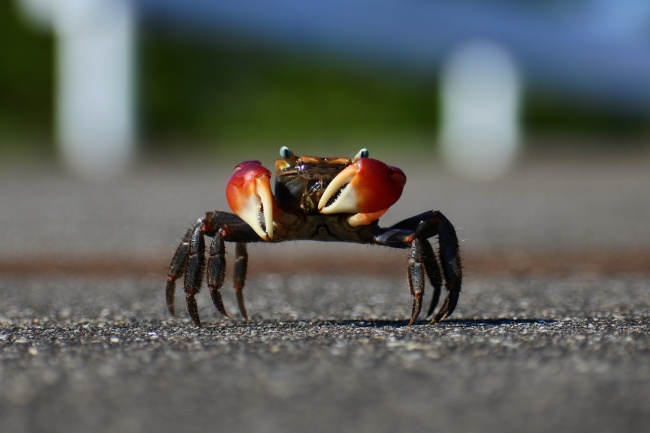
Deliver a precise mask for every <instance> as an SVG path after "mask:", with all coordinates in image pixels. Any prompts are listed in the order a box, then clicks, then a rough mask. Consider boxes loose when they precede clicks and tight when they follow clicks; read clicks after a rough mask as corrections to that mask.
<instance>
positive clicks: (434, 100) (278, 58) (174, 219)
mask: <svg viewBox="0 0 650 433" xmlns="http://www.w3.org/2000/svg"><path fill="white" fill-rule="evenodd" d="M0 44H1V46H2V59H1V60H0V161H1V162H0V164H1V165H2V167H4V169H3V174H2V176H3V182H2V185H3V187H2V188H3V189H4V191H3V194H2V201H3V205H2V210H1V211H0V212H1V213H2V218H3V219H4V222H5V223H6V227H13V229H11V230H3V232H4V234H3V237H4V239H3V244H4V245H5V247H4V251H3V252H2V254H3V255H4V256H5V257H9V256H15V255H16V254H18V255H21V254H23V255H25V256H26V255H30V254H36V253H40V254H45V255H47V254H48V251H49V250H48V245H49V248H50V249H51V250H54V251H60V248H62V245H64V244H65V245H71V246H70V247H69V250H70V251H71V254H73V253H75V252H76V254H77V255H83V254H84V252H86V251H88V250H93V251H99V252H102V251H103V250H102V248H105V249H106V250H107V251H111V252H113V253H114V252H116V251H117V252H119V253H122V254H124V255H129V254H130V252H132V251H134V250H138V249H140V250H143V251H145V252H147V253H149V252H151V251H155V252H158V253H159V251H163V250H169V248H173V243H174V242H176V240H177V238H178V236H180V234H181V233H182V231H183V230H184V228H185V227H186V226H187V225H188V224H189V222H191V221H192V220H193V219H195V218H196V217H198V216H200V215H201V214H202V212H203V211H205V210H208V209H214V208H226V205H225V200H224V199H223V192H222V191H223V185H224V184H225V182H226V180H227V178H228V177H229V175H230V170H231V169H232V167H233V166H234V165H235V164H236V163H238V162H239V161H240V160H242V159H260V160H262V161H263V162H264V163H265V164H266V165H267V166H269V167H272V166H273V161H274V160H275V158H276V157H277V149H278V148H279V147H280V146H282V145H287V146H289V147H291V148H292V149H294V150H295V151H296V153H298V154H315V155H335V156H343V155H347V156H350V157H351V156H353V155H354V154H355V153H356V152H357V151H358V150H359V148H361V147H368V148H369V149H370V152H371V156H375V157H377V158H379V159H383V160H385V161H387V162H389V163H393V164H395V165H400V166H401V168H403V169H404V171H405V172H406V173H407V175H408V176H409V184H407V190H406V191H405V195H404V201H403V204H400V205H399V206H398V209H397V210H396V211H395V212H394V213H389V214H387V216H386V218H387V219H388V218H390V219H389V220H390V221H392V220H397V219H400V218H403V217H406V216H408V215H411V214H414V213H415V212H419V211H421V210H424V209H428V208H431V207H435V208H440V209H441V210H443V211H446V213H449V214H451V215H449V216H450V219H452V221H458V222H457V225H459V226H460V227H461V230H462V229H463V228H466V227H469V228H472V229H471V230H473V231H472V232H470V233H465V235H466V236H467V235H469V236H468V239H469V242H470V243H469V244H468V247H467V248H469V249H470V251H471V250H472V248H478V249H480V250H482V251H489V250H492V249H498V250H500V251H501V250H504V249H511V248H512V246H513V245H519V246H529V245H531V244H533V245H535V246H536V247H538V248H543V247H544V246H547V247H548V249H561V248H563V247H565V246H566V247H571V248H578V247H582V246H585V245H587V246H593V247H594V248H603V247H606V248H610V247H611V248H617V249H621V250H625V249H628V248H629V247H630V246H632V247H634V248H637V249H639V248H641V249H645V247H646V246H647V245H646V244H645V243H644V242H645V241H643V240H642V239H644V235H645V234H647V227H646V224H645V223H644V222H643V221H644V219H645V220H646V221H647V217H648V216H649V215H648V214H649V213H650V211H649V210H648V206H647V205H645V204H644V203H646V202H647V201H648V200H647V199H648V198H650V197H649V195H648V190H647V188H646V186H648V177H647V174H646V173H647V171H648V170H647V166H648V162H650V145H649V144H650V122H649V115H650V3H648V2H647V1H644V0H617V1H615V0H570V1H566V0H565V1H526V2H521V1H509V0H492V1H489V2H486V1H480V2H479V1H472V0H463V1H459V2H454V4H453V5H452V4H448V2H443V1H437V0H429V1H409V2H394V1H381V2H372V3H369V2H366V1H362V0H357V1H352V2H350V1H330V2H327V3H321V2H312V1H298V0H281V1H265V0H255V1H252V2H245V3H239V2H236V3H233V2H227V1H210V2H206V1H201V0H186V1H183V2H177V1H171V0H130V1H127V0H119V1H118V0H113V1H107V0H92V1H90V0H59V1H51V0H15V1H9V2H1V3H0ZM607 194H610V195H611V200H610V199H609V198H608V197H609V196H608V195H607ZM622 194H628V195H627V196H623V195H622ZM616 200H622V201H623V200H627V201H626V202H625V203H628V204H629V206H628V205H627V204H620V203H618V202H616ZM526 203H528V205H527V204H526ZM128 209H131V211H128ZM45 210H47V216H48V223H47V225H43V223H42V220H41V218H42V212H44V211H45ZM613 212H617V215H618V216H617V218H618V223H619V226H620V227H625V228H624V229H621V230H619V231H618V232H617V233H616V234H614V233H612V231H611V229H610V228H611V216H612V213H613ZM152 219H155V220H156V221H158V224H159V225H160V227H155V228H154V227H151V224H150V221H151V220H152ZM538 220H539V221H538ZM586 220H590V221H591V222H590V224H591V226H589V225H585V224H582V223H581V222H583V221H586ZM21 227H22V228H21ZM86 227H90V228H86ZM467 230H470V229H467ZM80 232H81V233H83V234H82V235H80ZM118 232H124V233H123V234H122V235H120V234H119V233H118ZM564 232H567V234H566V235H565V234H564ZM71 238H72V240H71ZM170 238H171V239H173V241H170ZM74 239H78V240H77V241H75V240H74ZM153 239H158V241H155V240H153ZM161 239H163V240H164V241H162V240H161ZM111 242H113V243H114V244H115V245H114V246H113V247H112V248H111V247H109V245H110V244H111Z"/></svg>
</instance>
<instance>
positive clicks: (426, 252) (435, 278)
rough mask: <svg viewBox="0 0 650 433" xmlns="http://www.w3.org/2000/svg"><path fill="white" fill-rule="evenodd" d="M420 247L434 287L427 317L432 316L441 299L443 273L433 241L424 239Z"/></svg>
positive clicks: (428, 275)
mask: <svg viewBox="0 0 650 433" xmlns="http://www.w3.org/2000/svg"><path fill="white" fill-rule="evenodd" d="M420 248H421V249H422V263H423V264H424V270H425V271H426V273H427V277H428V278H429V283H431V286H432V287H433V296H432V297H431V304H429V310H428V311H427V317H430V316H431V315H432V314H433V311H434V310H435V309H436V305H438V301H439V300H440V292H441V288H442V274H441V273H440V266H439V265H438V261H437V260H436V255H435V253H434V252H433V248H432V247H431V243H430V242H429V241H428V240H426V239H422V244H421V245H420Z"/></svg>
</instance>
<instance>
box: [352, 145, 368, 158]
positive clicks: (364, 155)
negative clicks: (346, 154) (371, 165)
mask: <svg viewBox="0 0 650 433" xmlns="http://www.w3.org/2000/svg"><path fill="white" fill-rule="evenodd" d="M369 156H370V152H368V149H366V148H365V147H364V148H363V149H361V150H360V151H359V152H358V153H357V155H356V156H355V157H354V160H355V161H356V160H357V159H359V158H367V157H369Z"/></svg>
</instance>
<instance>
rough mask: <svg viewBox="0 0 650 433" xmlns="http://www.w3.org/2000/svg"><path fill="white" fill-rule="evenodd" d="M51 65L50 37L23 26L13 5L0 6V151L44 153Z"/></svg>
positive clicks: (49, 123)
mask: <svg viewBox="0 0 650 433" xmlns="http://www.w3.org/2000/svg"><path fill="white" fill-rule="evenodd" d="M53 61H54V49H53V40H52V37H51V36H50V35H49V34H46V33H42V32H35V31H34V30H33V29H31V28H28V27H27V26H25V24H24V23H23V21H22V17H21V16H20V15H19V13H18V11H17V10H16V7H15V5H14V2H13V1H2V2H0V150H1V151H3V152H5V153H6V152H23V151H26V150H27V151H46V152H47V151H48V149H47V146H46V145H44V143H47V142H48V141H50V140H51V138H50V137H51V136H52V120H53V113H52V106H53V98H54V95H53V87H54V86H53V77H52V64H53ZM37 143H38V144H37ZM34 146H36V148H34ZM25 147H28V149H25Z"/></svg>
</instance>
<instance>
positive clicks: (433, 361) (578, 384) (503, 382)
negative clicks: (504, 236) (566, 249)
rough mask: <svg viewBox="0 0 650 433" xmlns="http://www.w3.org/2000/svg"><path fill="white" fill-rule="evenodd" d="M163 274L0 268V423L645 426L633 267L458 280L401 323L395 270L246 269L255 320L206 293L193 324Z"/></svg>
mask: <svg viewBox="0 0 650 433" xmlns="http://www.w3.org/2000/svg"><path fill="white" fill-rule="evenodd" d="M162 285H163V278H162V275H161V276H148V277H142V278H138V279H114V278H113V279H110V278H108V279H107V278H81V277H77V278H74V277H51V278H31V279H30V278H27V279H25V278H21V279H2V280H0V292H1V293H3V297H2V300H1V301H0V383H2V387H1V388H0V420H2V421H1V422H2V426H3V428H2V431H8V432H9V431H11V432H16V433H20V432H34V431H44V432H50V431H51V432H87V431H97V432H136V431H157V432H172V431H227V430H231V431H241V432H254V431H264V432H294V431H295V432H302V431H313V432H331V431H357V432H395V431H418V430H420V431H422V430H424V431H431V430H447V431H464V432H510V431H512V432H515V431H516V432H520V431H529V432H546V431H552V430H555V431H572V432H605V431H611V432H621V431H626V432H642V431H647V426H648V425H650V405H649V404H648V402H650V362H648V361H650V290H648V288H649V286H650V280H649V279H648V278H645V277H638V278H626V279H620V278H606V277H600V278H585V277H571V278H562V279H543V278H538V279H524V278H520V279H514V278H491V279H481V280H471V281H469V282H468V284H467V286H466V289H465V291H464V293H463V296H462V297H461V303H460V307H459V309H458V311H457V313H456V314H455V315H454V316H453V320H450V321H448V322H446V323H441V324H438V325H435V326H431V325H428V324H427V322H424V321H422V322H419V323H417V324H416V325H415V326H412V327H410V328H407V327H405V324H406V322H407V321H406V319H407V317H408V313H409V305H410V301H409V295H408V291H407V289H406V287H405V282H404V281H403V279H394V278H392V279H386V278H384V279H382V278H376V277H370V276H356V277H353V276H347V277H335V278H332V277H326V276H313V275H307V274H298V275H295V276H288V277H287V276H282V275H277V274H276V275H273V274H271V275H267V276H265V277H262V278H252V279H251V281H250V284H249V286H248V288H247V295H248V296H247V299H248V301H249V302H248V304H249V305H248V307H249V312H250V313H251V315H252V317H251V319H252V322H251V323H242V322H239V321H237V322H234V321H229V320H225V319H222V318H220V317H219V316H218V314H217V313H216V311H214V309H213V308H212V306H211V305H209V304H210V301H209V296H208V295H207V294H206V293H202V294H201V295H200V296H199V301H200V303H201V313H202V316H203V318H204V321H205V323H206V325H207V326H205V327H204V328H203V329H198V328H196V327H194V326H193V325H191V323H190V322H189V320H188V319H187V314H186V313H185V311H182V309H180V308H179V310H181V311H180V313H179V316H180V318H179V319H178V320H173V319H171V318H170V317H168V315H167V312H166V311H165V307H164V300H163V287H162ZM225 296H226V302H227V303H228V307H230V308H229V309H230V310H231V311H233V312H234V308H236V307H235V306H234V300H233V296H232V293H230V292H226V293H225ZM178 300H179V301H180V299H178Z"/></svg>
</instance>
